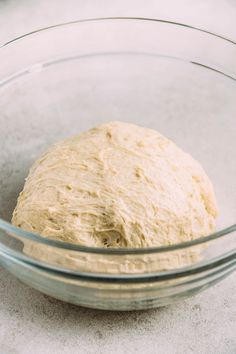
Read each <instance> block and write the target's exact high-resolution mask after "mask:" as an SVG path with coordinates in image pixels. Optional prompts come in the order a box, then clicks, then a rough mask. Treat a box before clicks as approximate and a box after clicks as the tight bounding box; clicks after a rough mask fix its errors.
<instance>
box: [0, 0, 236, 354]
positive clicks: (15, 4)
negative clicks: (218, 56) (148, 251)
mask: <svg viewBox="0 0 236 354" xmlns="http://www.w3.org/2000/svg"><path fill="white" fill-rule="evenodd" d="M97 16H144V17H145V16H147V17H157V18H165V19H171V20H176V21H182V22H185V23H188V24H192V25H196V26H198V27H202V28H207V29H208V30H211V31H214V32H217V33H220V34H223V35H225V36H228V37H231V38H234V39H236V24H235V18H236V3H235V1H232V0H231V1H230V0H228V1H217V0H215V1H187V0H185V1H184V0H182V1H175V0H173V1H170V0H166V1H165V4H164V5H163V4H159V2H158V1H156V0H155V1H148V2H147V1H140V0H137V1H125V0H120V1H114V2H111V1H109V0H107V1H104V0H101V1H90V0H87V1H81V0H77V1H76V0H73V1H72V0H68V1H63V0H57V1H56V0H50V1H48V0H39V1H37V2H36V1H32V0H21V1H17V0H14V1H13V0H11V1H7V0H5V1H0V43H3V42H5V41H7V40H9V39H11V38H12V37H15V36H18V35H21V34H23V33H25V32H29V31H31V30H33V29H35V28H40V27H44V26H47V25H50V24H55V23H59V22H65V21H70V20H73V19H77V18H87V17H97ZM235 280H236V275H235V274H233V275H231V276H230V277H229V278H227V279H226V280H224V281H223V282H222V283H220V284H218V285H216V286H215V287H213V288H211V289H209V290H207V291H206V292H203V293H202V294H200V295H198V296H196V297H194V298H192V299H189V300H186V301H184V302H182V303H179V304H176V305H173V306H169V307H166V308H162V309H157V310H149V311H146V312H128V313H119V312H117V313H112V312H102V311H95V310H89V309H83V308H79V307H75V306H72V305H69V304H65V303H62V302H60V301H57V300H54V299H52V298H49V297H46V296H44V295H42V294H40V293H38V292H36V291H35V290H32V289H30V288H28V287H27V286H25V285H23V284H21V283H20V282H19V281H18V280H16V279H15V278H13V277H12V276H11V275H9V274H8V273H7V272H5V270H3V269H1V268H0V353H1V354H16V353H17V354H25V353H26V354H27V353H32V354H41V353H45V354H47V353H48V354H49V353H50V354H53V353H57V354H64V353H70V354H71V353H72V354H73V353H98V354H99V353H104V354H105V353H161V354H162V353H164V354H166V353H167V354H168V353H181V354H182V353H200V354H202V353H208V354H211V353H214V354H218V353H219V354H224V353H231V354H233V353H236V336H235V328H236V296H235V294H236V281H235Z"/></svg>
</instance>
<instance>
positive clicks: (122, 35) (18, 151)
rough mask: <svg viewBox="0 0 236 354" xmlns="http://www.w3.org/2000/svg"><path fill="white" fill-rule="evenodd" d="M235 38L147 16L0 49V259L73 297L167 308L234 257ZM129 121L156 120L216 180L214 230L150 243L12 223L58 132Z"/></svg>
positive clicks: (39, 284) (79, 26)
mask: <svg viewBox="0 0 236 354" xmlns="http://www.w3.org/2000/svg"><path fill="white" fill-rule="evenodd" d="M235 80H236V45H235V43H234V42H233V41H231V40H229V39H225V38H223V37H221V36H218V35H215V34H212V33H209V32H207V31H203V30H199V29H196V28H192V27H189V26H185V25H183V24H179V23H171V22H168V21H163V20H154V19H137V18H136V19H135V18H107V19H92V20H85V21H75V22H73V23H67V24H60V25H58V26H53V27H49V28H46V29H41V30H39V31H35V32H33V33H30V34H27V35H25V36H22V37H19V38H16V39H14V40H13V41H10V42H8V43H6V44H4V45H3V46H1V47H0V108H1V109H0V127H1V130H0V132H1V135H0V170H1V175H0V216H1V220H0V264H1V265H2V266H3V267H4V268H6V269H7V270H9V271H10V272H11V273H12V274H14V275H15V276H17V277H18V278H19V279H21V280H22V281H23V282H25V283H26V284H29V285H30V286H32V287H34V288H36V289H38V290H40V291H42V292H44V293H46V294H49V295H52V296H54V297H56V298H58V299H62V300H65V301H68V302H71V303H75V304H79V305H83V306H88V307H94V308H101V309H115V310H131V309H144V308H152V307H157V306H163V305H166V304H169V303H172V302H174V301H176V300H179V299H181V298H184V297H187V296H189V295H192V294H195V293H197V292H198V291H200V290H203V289H206V288H207V287H209V286H211V285H213V284H214V283H216V282H217V281H219V280H221V279H222V278H224V277H225V276H226V275H228V274H229V273H231V272H232V271H233V270H234V269H235V267H236V225H234V223H235V216H236V188H235V184H236V178H235V177H236V163H235V161H236V159H235V147H236V145H235V141H236V120H235V119H236V118H235V117H236V104H235V97H236V81H235ZM109 120H124V121H128V122H133V123H137V124H140V125H144V126H146V127H151V128H154V129H157V130H159V131H160V132H162V133H163V134H165V135H167V136H168V137H169V138H171V139H173V140H174V141H175V142H176V143H177V144H178V145H179V146H181V147H182V148H183V149H184V150H186V151H188V152H190V153H191V154H192V155H193V156H194V157H195V158H196V159H198V160H199V161H200V162H201V164H202V165H203V166H204V168H205V170H206V171H207V173H208V175H209V176H210V178H211V179H212V181H213V184H214V186H215V191H216V195H217V199H218V203H219V209H220V217H219V219H218V226H217V230H218V231H217V232H216V233H215V234H214V235H209V236H207V237H205V238H201V239H198V240H195V241H191V242H186V243H184V244H183V243H182V244H178V245H175V246H167V247H160V248H153V249H95V248H87V247H80V246H75V245H72V244H65V243H62V242H56V241H51V240H48V239H45V238H42V237H40V236H39V235H36V234H32V233H28V232H25V231H23V230H21V229H17V228H15V227H13V226H12V225H11V224H10V223H9V221H10V219H11V214H12V211H13V208H14V206H15V204H16V199H17V195H18V193H19V191H20V190H21V189H22V186H23V183H24V178H25V177H26V175H27V173H28V169H29V167H30V165H31V164H32V162H33V161H34V160H35V159H36V158H37V157H38V156H39V155H40V154H41V153H42V152H43V151H44V150H45V149H46V148H47V147H48V146H49V145H50V144H51V143H53V142H55V141H57V140H60V139H61V138H64V137H65V136H69V135H73V134H77V133H79V132H81V131H82V130H85V129H88V128H90V127H92V126H94V125H96V124H98V123H101V122H104V121H109Z"/></svg>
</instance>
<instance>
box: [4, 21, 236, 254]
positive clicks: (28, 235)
mask: <svg viewBox="0 0 236 354" xmlns="http://www.w3.org/2000/svg"><path fill="white" fill-rule="evenodd" d="M116 20H117V21H118V20H119V21H120V20H125V21H148V22H157V23H165V24H171V25H175V26H180V27H185V28H187V29H191V30H196V31H199V32H203V33H206V34H208V35H210V36H214V37H217V38H219V39H221V40H224V41H227V42H229V43H231V44H234V45H236V41H234V40H233V39H231V38H227V37H225V36H222V35H220V34H216V33H214V32H211V31H208V30H205V29H202V28H199V27H195V26H192V25H188V24H185V23H181V22H175V21H170V20H165V19H157V18H149V17H129V16H128V17H122V16H114V17H94V18H85V19H77V20H73V21H69V22H62V23H58V24H54V25H50V26H47V27H42V28H39V29H36V30H33V31H31V32H28V33H25V34H22V35H20V36H18V37H15V38H13V39H11V40H9V41H7V42H5V43H3V44H0V49H1V48H4V47H6V46H10V45H12V44H14V43H15V42H17V41H19V40H21V39H24V38H26V37H29V36H32V35H34V34H37V33H39V32H43V31H47V30H50V29H56V28H58V27H62V26H68V25H74V24H80V23H84V22H101V21H116ZM0 230H3V231H5V232H8V233H10V234H11V235H12V234H15V235H17V236H19V237H21V238H25V239H28V240H31V241H35V242H38V243H40V244H45V245H47V246H52V247H55V248H60V249H65V250H73V251H78V252H84V253H95V254H114V255H115V254H123V255H129V254H150V253H162V252H170V251H175V250H181V249H185V248H187V247H191V246H196V245H200V244H204V243H206V242H208V241H213V240H216V239H219V238H221V237H224V236H226V235H227V234H230V233H232V232H234V231H236V224H233V225H231V226H229V227H227V228H224V229H222V230H220V231H217V232H214V233H212V234H210V235H208V236H202V237H199V238H197V239H194V240H190V241H185V242H180V243H176V244H173V245H168V246H159V247H148V248H101V247H91V246H90V247H88V246H82V245H77V244H73V243H68V242H63V241H57V240H52V239H49V238H46V237H43V236H40V235H39V234H37V233H32V232H28V231H25V230H23V229H20V228H18V227H15V226H14V225H12V224H11V223H9V222H7V221H5V220H3V219H1V218H0Z"/></svg>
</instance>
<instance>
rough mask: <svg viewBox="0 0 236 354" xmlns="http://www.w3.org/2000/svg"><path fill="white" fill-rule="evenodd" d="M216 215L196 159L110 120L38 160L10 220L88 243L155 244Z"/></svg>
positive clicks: (202, 231) (182, 237)
mask: <svg viewBox="0 0 236 354" xmlns="http://www.w3.org/2000/svg"><path fill="white" fill-rule="evenodd" d="M216 216H217V206H216V201H215V196H214V191H213V187H212V184H211V182H210V180H209V178H208V177H207V175H206V174H205V172H204V170H203V169H202V167H201V166H200V165H199V163H198V162H196V161H195V160H194V159H193V158H192V157H191V156H190V155H188V154H186V153H185V152H183V151H182V150H181V149H179V148H178V147H177V146H176V145H175V144H174V143H173V142H172V141H170V140H169V139H167V138H165V137H164V136H163V135H161V134H159V133H158V132H157V131H154V130H151V129H147V128H143V127H139V126H136V125H133V124H129V123H123V122H110V123H106V124H102V125H100V126H98V127H96V128H93V129H90V130H89V131H87V132H84V133H82V134H80V135H78V136H74V137H71V138H68V139H66V140H64V141H61V142H59V143H57V144H55V145H53V146H52V147H51V148H49V150H48V151H47V152H46V153H45V154H44V155H43V156H42V157H41V158H39V160H37V161H36V162H35V163H34V165H33V166H32V168H31V169H30V172H29V175H28V177H27V179H26V182H25V186H24V189H23V191H22V192H21V193H20V196H19V198H18V201H17V206H16V208H15V210H14V213H13V218H12V223H13V224H14V225H15V226H18V227H21V228H22V229H24V230H27V231H31V232H35V233H39V234H40V235H42V236H44V237H48V238H50V239H57V240H62V241H66V242H72V243H75V244H80V245H85V246H96V247H152V246H162V245H170V244H174V243H179V242H183V241H187V240H192V239H195V238H197V237H200V236H205V235H208V234H210V233H211V232H213V231H214V229H215V218H216Z"/></svg>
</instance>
